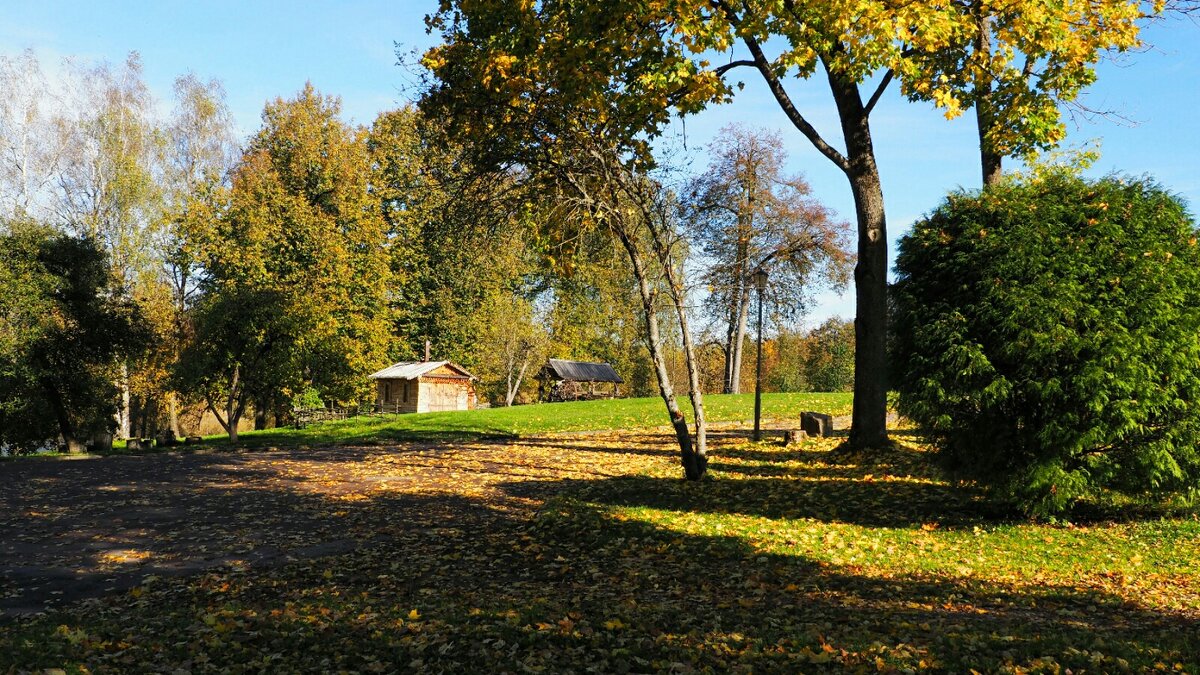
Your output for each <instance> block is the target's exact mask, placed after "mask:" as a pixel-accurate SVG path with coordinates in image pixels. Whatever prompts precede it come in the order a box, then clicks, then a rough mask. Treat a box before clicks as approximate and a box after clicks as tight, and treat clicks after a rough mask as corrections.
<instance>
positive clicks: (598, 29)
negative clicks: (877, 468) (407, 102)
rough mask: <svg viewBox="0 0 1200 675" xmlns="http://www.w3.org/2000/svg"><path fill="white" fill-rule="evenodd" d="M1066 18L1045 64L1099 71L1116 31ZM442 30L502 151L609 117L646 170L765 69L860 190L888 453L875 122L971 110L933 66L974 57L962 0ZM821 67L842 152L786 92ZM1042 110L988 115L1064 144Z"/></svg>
mask: <svg viewBox="0 0 1200 675" xmlns="http://www.w3.org/2000/svg"><path fill="white" fill-rule="evenodd" d="M1075 4H1077V3H1068V5H1070V6H1074V5H1075ZM1136 4H1137V3H1133V2H1130V1H1129V0H1107V1H1103V0H1097V1H1096V2H1095V3H1094V6H1095V7H1097V8H1098V10H1097V11H1098V12H1099V13H1100V14H1101V15H1102V16H1110V15H1119V14H1121V13H1122V12H1124V11H1125V10H1124V9H1123V8H1127V7H1129V6H1130V5H1134V6H1136ZM1009 6H1011V7H1012V16H1013V17H1014V21H1017V20H1019V19H1020V17H1021V16H1024V15H1026V14H1029V15H1044V14H1045V12H1046V11H1047V10H1046V8H1045V7H1044V6H1043V5H1042V4H1041V3H1034V2H1027V1H1024V0H1023V1H1022V2H1018V3H1015V4H1010V5H1009ZM1057 16H1058V17H1059V23H1057V24H1055V23H1053V22H1051V24H1050V25H1051V26H1053V27H1054V28H1055V29H1056V30H1055V34H1056V35H1058V36H1060V39H1061V40H1062V42H1063V44H1064V49H1062V50H1061V51H1056V52H1055V53H1054V54H1047V58H1053V57H1055V55H1058V54H1061V55H1062V56H1063V58H1065V59H1066V62H1065V63H1064V64H1063V65H1064V68H1065V69H1069V68H1070V67H1076V68H1086V67H1087V66H1088V60H1087V59H1088V57H1089V55H1090V54H1091V53H1092V51H1089V50H1093V49H1094V47H1093V46H1092V45H1094V44H1095V43H1091V42H1087V41H1081V40H1080V39H1079V35H1080V34H1082V33H1084V32H1086V30H1088V29H1089V28H1094V29H1097V30H1102V31H1103V30H1107V24H1089V25H1088V27H1086V28H1085V27H1079V29H1078V30H1076V29H1075V28H1076V27H1075V26H1072V25H1068V24H1066V23H1064V22H1067V21H1069V20H1070V19H1071V18H1072V17H1073V16H1076V15H1075V14H1066V13H1059V14H1057ZM429 21H430V25H431V27H432V28H433V29H435V30H440V31H441V32H442V37H443V39H444V42H445V43H444V44H443V45H441V46H439V47H435V48H434V49H432V50H430V51H429V52H427V53H426V55H425V59H424V63H425V65H426V66H427V67H428V68H429V69H430V70H431V71H432V72H433V73H434V74H435V76H436V77H437V78H438V79H439V80H440V81H441V82H443V83H453V84H452V85H451V86H458V87H460V88H461V87H463V86H464V85H465V83H467V82H474V83H476V84H475V86H474V87H473V89H472V90H471V93H470V94H469V95H465V96H466V98H467V99H469V100H468V101H465V102H464V104H465V105H466V104H469V105H470V106H471V107H473V108H474V109H475V110H482V109H484V108H487V109H489V110H490V111H491V114H488V115H481V116H478V117H476V118H474V119H472V120H469V121H464V122H461V125H462V126H465V127H467V128H468V129H469V130H473V131H477V132H478V133H481V134H486V135H488V136H489V137H490V139H491V142H492V143H493V144H494V147H495V148H496V150H497V151H498V152H501V153H504V152H508V151H511V150H512V149H513V148H514V147H515V146H517V145H519V144H520V143H521V140H520V139H521V138H523V137H526V138H527V137H528V136H529V135H532V136H535V137H536V136H539V135H544V136H547V137H550V138H553V133H554V132H555V131H556V130H560V129H561V128H565V127H568V126H569V122H570V118H571V116H578V115H582V116H585V117H586V116H587V115H589V114H592V113H596V114H602V115H604V120H603V122H604V124H603V129H602V134H603V135H602V137H603V138H606V139H608V140H609V141H610V142H614V143H616V144H617V145H619V146H621V147H624V148H628V149H629V150H630V151H631V152H634V153H635V154H637V155H638V157H639V159H640V160H641V161H648V160H649V140H650V139H651V138H653V137H654V136H655V135H657V134H659V133H660V132H661V131H662V129H663V127H664V126H665V124H666V123H667V122H668V121H669V119H670V116H671V113H672V111H675V112H679V113H682V114H687V113H693V112H696V111H698V110H700V109H702V108H704V107H705V106H707V105H709V104H712V103H715V102H720V101H724V100H727V99H728V98H730V97H731V96H732V95H733V91H734V83H731V82H728V81H727V80H726V79H725V78H726V77H727V76H728V75H729V73H731V72H732V71H734V70H735V69H738V68H750V69H753V70H754V71H756V72H757V73H758V75H759V76H760V77H761V78H762V79H763V81H764V82H765V84H766V85H767V87H768V89H769V90H770V92H771V94H772V95H773V96H774V98H775V99H776V101H777V102H778V104H779V106H780V108H781V110H782V111H783V112H784V114H785V115H786V116H787V118H788V120H789V122H791V124H792V125H793V126H794V127H795V128H796V129H797V130H798V131H799V132H800V133H801V134H803V135H804V137H805V138H806V139H808V140H809V141H810V142H811V143H812V145H813V147H814V148H816V149H817V151H818V152H820V153H821V154H822V155H823V156H825V157H826V158H827V159H828V160H829V161H830V162H832V163H833V164H834V165H835V166H836V167H837V168H838V169H840V170H841V171H842V172H843V173H844V174H845V175H846V178H847V180H848V182H849V184H850V189H851V193H852V194H853V196H854V202H855V213H856V219H857V235H858V250H857V256H858V263H857V266H856V268H855V276H854V279H855V291H856V293H855V299H856V319H855V333H856V335H855V345H856V347H855V386H854V409H853V414H852V418H853V421H852V426H851V430H850V438H849V440H848V442H849V444H850V445H851V446H853V447H860V448H861V447H873V446H880V445H885V444H887V443H888V437H887V426H886V417H887V382H886V380H885V379H884V378H885V375H884V373H885V372H886V365H887V362H886V335H887V222H886V218H885V213H884V208H883V188H882V184H881V182H880V177H879V170H878V167H877V164H876V161H875V151H874V145H873V141H872V136H871V126H870V116H871V112H872V110H873V109H874V108H875V105H876V104H877V103H878V101H879V100H880V98H881V97H882V95H883V94H884V92H885V91H886V89H887V87H888V85H889V84H890V83H891V82H892V81H893V80H899V81H900V84H901V87H902V89H903V91H904V92H905V93H907V94H908V95H910V96H916V97H918V98H923V99H928V100H931V101H933V102H934V103H935V105H938V106H940V107H943V108H945V109H946V110H947V111H948V112H953V111H954V110H955V109H956V107H961V105H962V103H961V102H962V99H963V98H964V97H966V96H967V95H968V94H969V93H970V92H971V91H974V87H975V80H977V79H978V78H974V79H972V80H971V81H969V82H964V81H963V80H962V79H959V78H949V77H946V78H942V77H940V75H942V74H944V70H943V71H939V69H938V68H937V67H936V65H935V64H936V58H934V57H936V56H940V55H944V54H946V53H948V52H949V53H954V52H955V50H958V51H962V47H961V46H960V45H963V44H968V43H969V42H970V41H971V40H973V39H975V38H976V37H977V36H978V35H979V29H978V28H979V27H978V21H977V20H976V19H975V18H974V17H973V16H971V14H970V12H964V11H963V10H962V9H961V8H960V6H959V5H958V4H955V3H907V4H900V5H881V4H879V3H876V2H871V1H869V0H852V1H851V2H836V3H835V2H811V3H796V2H792V1H791V0H783V1H781V2H776V3H751V2H746V1H744V0H667V1H665V2H654V3H647V2H641V1H640V0H614V1H612V2H606V3H594V2H587V1H584V0H561V1H558V2H541V3H510V2H505V1H504V0H477V1H472V2H469V3H468V2H454V1H452V0H447V1H446V2H443V3H442V8H441V10H440V11H439V12H438V13H437V14H435V15H434V16H432V17H430V19H429ZM1030 25H1031V26H1032V24H1030ZM1030 30H1032V28H1030ZM1022 44H1023V43H1022ZM735 45H741V47H742V48H744V49H745V50H746V56H745V57H744V58H733V57H731V58H730V59H729V61H728V62H727V63H725V64H723V65H720V66H713V65H712V63H710V61H709V60H708V56H707V55H709V54H712V53H714V52H716V53H727V52H731V51H732V50H733V48H734V46H735ZM1030 49H1031V50H1032V47H1030ZM981 53H986V50H983V51H982V52H981ZM1030 53H1037V52H1035V51H1031V52H1030ZM931 55H933V56H931ZM979 63H980V65H981V66H983V67H985V68H989V69H990V70H988V71H987V72H989V73H990V74H991V75H992V76H993V77H999V73H1003V72H1007V71H1006V70H1005V68H1006V67H1007V63H1006V61H1005V60H1004V59H982V58H981V59H979ZM1035 65H1036V64H1035ZM818 70H820V71H821V72H822V74H823V76H824V80H825V81H826V83H827V84H828V86H829V91H830V94H831V95H832V99H833V102H834V104H835V107H836V109H837V112H838V119H839V122H840V127H841V134H842V141H843V148H842V149H839V148H837V147H835V145H834V144H833V143H831V142H830V141H829V140H828V139H827V137H826V136H825V135H823V134H822V133H821V132H820V131H819V130H818V129H817V128H816V126H814V125H813V124H812V122H811V121H810V119H809V117H807V116H806V114H805V112H804V111H802V110H801V109H800V108H799V107H797V105H796V102H795V101H794V100H793V99H792V97H791V96H790V94H789V93H788V90H787V87H786V86H785V82H786V78H788V77H789V76H792V75H795V76H797V77H800V78H809V77H812V76H813V75H814V74H815V73H816V72H817V71H818ZM1027 82H1028V80H1027ZM864 87H867V89H866V90H865V91H864V89H863V88H864ZM864 94H865V95H864ZM1042 111H1044V108H1039V109H1038V110H1033V111H1031V110H1030V109H1028V108H1026V107H1025V106H1022V105H1018V104H1017V103H1016V102H1012V103H1010V102H1009V101H1008V100H1006V99H1003V98H1002V97H1000V101H999V105H994V106H992V107H991V108H990V109H989V111H988V115H989V124H991V125H992V127H995V128H1000V129H1016V130H1019V134H1020V135H1021V136H1022V138H1025V142H1028V143H1035V144H1036V143H1039V142H1044V143H1053V142H1054V141H1055V140H1056V139H1055V138H1054V127H1052V126H1047V125H1045V124H1040V123H1037V122H1038V117H1037V114H1040V113H1041V112H1042ZM1031 116H1032V117H1031ZM1023 120H1032V122H1031V123H1028V124H1025V123H1023V122H1022V121H1023Z"/></svg>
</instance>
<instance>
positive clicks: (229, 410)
mask: <svg viewBox="0 0 1200 675" xmlns="http://www.w3.org/2000/svg"><path fill="white" fill-rule="evenodd" d="M239 375H241V368H240V366H236V365H235V366H234V367H233V374H232V376H231V377H230V378H229V398H227V399H226V401H225V420H226V422H228V425H227V426H226V431H228V432H229V442H230V443H237V439H238V422H240V421H241V418H242V414H241V406H239V405H237V400H238V398H239V397H240V396H241V392H239V391H238V377H239Z"/></svg>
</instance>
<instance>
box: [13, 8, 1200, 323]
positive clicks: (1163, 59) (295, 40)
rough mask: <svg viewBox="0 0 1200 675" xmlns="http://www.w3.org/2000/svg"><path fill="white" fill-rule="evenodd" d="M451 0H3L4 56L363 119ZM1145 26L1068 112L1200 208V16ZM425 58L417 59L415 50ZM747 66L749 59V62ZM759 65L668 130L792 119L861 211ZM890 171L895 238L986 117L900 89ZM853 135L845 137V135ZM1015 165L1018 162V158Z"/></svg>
mask: <svg viewBox="0 0 1200 675" xmlns="http://www.w3.org/2000/svg"><path fill="white" fill-rule="evenodd" d="M436 6H437V0H389V1H382V0H378V1H376V0H370V1H368V0H344V1H338V2H335V1H333V0H324V1H322V0H291V1H288V2H281V1H276V0H272V1H269V2H268V1H265V0H240V1H238V2H230V1H227V0H207V1H206V2H190V1H188V2H185V1H183V0H158V1H154V2H150V1H146V2H132V1H120V0H109V1H106V2H95V1H94V0H93V1H91V2H58V1H54V0H40V1H36V2H34V1H30V0H0V16H3V17H4V18H3V19H2V20H0V53H2V54H6V55H9V56H15V55H16V54H18V53H20V52H21V51H23V50H25V49H33V50H34V52H35V53H36V54H37V56H38V58H39V60H40V61H41V63H42V64H43V67H47V68H48V69H53V66H54V64H57V63H59V62H60V61H61V60H62V59H63V58H65V57H73V58H75V59H79V60H82V61H87V62H96V61H109V62H111V63H114V64H119V63H120V62H122V61H124V59H125V58H126V56H127V55H128V54H129V52H131V51H137V52H138V53H139V54H140V55H141V58H142V63H143V66H144V71H145V77H146V81H147V84H148V85H149V87H150V89H151V91H152V92H153V93H154V94H155V96H156V97H157V98H158V100H159V101H160V103H161V105H162V107H163V109H164V110H168V109H169V108H170V105H171V103H170V97H171V87H172V83H173V82H174V80H175V78H176V77H177V76H179V75H182V74H184V73H187V72H192V73H195V74H196V75H197V76H199V77H201V78H204V79H209V78H216V79H218V80H220V81H221V82H222V83H223V84H224V87H225V91H226V94H227V98H228V102H229V104H230V107H231V109H232V111H233V114H234V118H235V120H236V123H237V125H238V127H239V131H240V132H241V134H242V135H243V136H248V135H249V134H250V133H252V132H253V131H254V130H255V129H257V128H258V126H259V123H260V114H261V112H262V108H263V104H264V103H266V102H267V101H269V100H273V99H274V98H276V97H280V96H282V97H285V98H287V97H291V96H293V95H294V94H295V93H296V92H298V91H299V90H300V89H301V88H302V87H303V86H304V83H305V82H308V81H311V82H312V83H313V85H314V86H315V87H316V88H317V89H318V90H320V91H321V92H323V93H325V94H333V95H337V96H339V97H341V99H342V103H343V113H344V115H345V116H346V117H347V119H348V120H350V121H353V122H356V123H360V124H370V123H371V121H372V120H373V119H374V118H375V116H376V115H377V114H378V113H379V112H381V111H384V110H389V109H392V108H395V107H398V106H400V105H403V104H404V103H406V102H408V101H409V100H411V99H412V97H413V96H414V95H415V93H414V88H413V82H414V78H413V76H412V73H411V72H410V71H409V70H407V69H406V68H404V67H401V66H398V65H397V61H398V59H397V52H398V51H399V52H401V53H404V54H414V53H418V52H420V51H421V50H423V49H425V48H427V47H429V46H432V45H433V44H434V43H435V40H436V38H435V37H434V36H430V35H428V34H426V32H425V24H424V16H425V15H426V14H427V13H429V12H431V11H434V10H435V9H436ZM1143 36H1144V38H1145V40H1146V42H1147V43H1148V44H1149V45H1151V46H1150V47H1149V48H1148V49H1146V50H1143V51H1141V52H1139V53H1135V54H1126V55H1120V56H1118V57H1117V58H1115V59H1113V60H1107V61H1105V62H1104V63H1102V64H1101V66H1100V67H1099V69H1098V73H1099V77H1098V80H1097V82H1096V84H1094V85H1093V86H1092V87H1091V88H1090V89H1089V90H1088V92H1087V94H1086V95H1085V98H1084V99H1083V100H1084V102H1085V103H1086V104H1087V105H1088V106H1089V107H1091V108H1093V109H1103V110H1111V111H1114V112H1115V113H1117V116H1119V117H1120V118H1121V119H1117V116H1114V117H1111V118H1104V119H1096V120H1078V121H1076V122H1073V123H1069V128H1068V131H1069V135H1068V139H1067V141H1066V145H1067V146H1075V147H1082V146H1085V145H1087V144H1090V143H1096V142H1098V143H1099V150H1100V153H1101V156H1100V160H1099V161H1098V162H1097V163H1096V165H1095V166H1094V167H1093V168H1092V169H1091V170H1090V171H1089V174H1092V175H1104V174H1108V173H1112V172H1121V173H1126V174H1132V175H1143V174H1148V175H1151V176H1153V177H1154V178H1155V179H1156V180H1157V181H1158V182H1159V183H1161V184H1162V185H1163V186H1164V187H1166V188H1167V189H1169V190H1171V191H1172V192H1175V193H1177V194H1179V195H1180V196H1182V197H1183V198H1184V199H1186V200H1187V201H1188V202H1189V203H1190V204H1191V205H1192V211H1193V212H1194V213H1195V212H1196V211H1197V210H1198V209H1200V127H1198V126H1197V123H1196V116H1197V114H1198V111H1200V75H1198V74H1200V49H1197V48H1195V47H1194V45H1196V44H1197V43H1200V24H1198V23H1197V22H1195V21H1192V20H1188V19H1174V20H1163V21H1159V22H1157V23H1155V24H1153V25H1151V26H1150V27H1149V28H1148V29H1147V30H1146V31H1144V33H1143ZM410 60H411V59H410ZM734 72H735V73H736V72H737V71H734ZM752 75H753V73H747V74H745V75H742V76H741V77H742V78H744V80H745V84H746V87H745V90H744V91H742V92H740V93H739V94H738V95H737V97H736V98H735V100H734V102H733V103H731V104H728V105H724V106H718V107H714V108H710V109H709V110H706V111H704V112H703V113H701V114H699V115H697V116H694V117H689V118H688V119H687V120H684V121H681V122H677V123H675V124H674V125H673V127H672V128H671V130H670V131H669V133H668V134H667V136H666V140H665V142H667V143H671V144H673V145H674V146H675V147H682V148H684V149H685V150H686V152H687V156H689V157H690V160H691V163H692V166H694V167H703V166H704V165H705V163H706V162H707V156H706V153H705V148H706V146H707V145H708V143H709V142H710V141H711V140H712V139H713V138H714V137H715V136H716V135H717V134H718V133H719V131H720V129H721V128H722V127H724V126H725V125H727V124H731V123H734V122H738V123H742V124H746V125H750V126H756V127H762V128H767V129H775V130H779V131H780V132H781V133H782V136H783V139H784V146H785V150H786V151H787V152H788V155H789V157H790V161H789V165H788V166H789V169H790V170H791V171H793V172H799V173H803V174H804V176H805V177H806V178H807V179H808V182H809V183H810V185H811V186H812V188H813V193H814V196H815V197H816V198H818V199H819V200H821V201H822V202H824V203H825V204H826V205H828V206H830V207H831V208H833V209H834V210H835V211H836V212H837V213H838V214H839V215H840V216H841V217H842V218H844V219H846V220H848V221H852V220H853V217H854V206H853V200H852V198H851V195H850V189H849V185H848V184H847V182H846V179H845V177H844V176H843V175H842V174H841V173H840V172H839V171H838V170H837V169H836V168H834V167H833V165H832V164H830V163H829V161H828V160H827V159H825V158H824V157H823V156H821V155H820V154H818V153H817V152H816V151H815V150H814V149H813V148H812V147H811V145H809V143H808V141H807V140H806V139H805V138H804V137H803V136H801V135H800V133H799V132H798V131H796V130H795V129H793V128H792V127H790V126H789V124H788V122H787V120H786V119H785V118H784V116H783V113H782V112H781V111H780V110H779V108H778V106H777V105H776V103H775V102H774V100H773V99H772V98H771V97H770V94H769V92H767V90H766V88H765V86H763V85H762V84H761V82H759V81H758V80H756V79H755V78H754V77H752ZM789 86H790V89H791V90H792V96H793V99H794V100H795V102H796V104H797V107H798V108H799V109H800V110H801V111H802V112H803V113H804V114H805V115H806V116H807V117H808V118H809V120H810V121H811V122H812V123H813V124H814V125H815V126H816V127H817V128H818V130H819V131H821V132H822V133H823V135H825V136H826V138H828V139H830V140H831V142H832V141H836V140H837V138H838V136H839V134H838V127H837V117H836V112H835V110H834V107H833V103H832V100H831V99H830V97H829V94H828V90H827V89H825V88H823V87H822V86H820V83H819V82H816V81H814V82H799V81H793V82H791V83H790V85H789ZM871 119H872V130H873V137H874V139H875V145H876V151H877V156H878V161H879V166H880V172H881V174H882V178H883V189H884V200H885V204H886V210H887V217H888V229H889V236H890V239H891V240H892V250H893V251H894V249H895V245H894V242H895V240H896V239H897V238H898V237H899V236H901V235H902V234H903V233H904V232H905V231H906V230H907V229H908V228H909V227H910V226H911V224H912V223H913V222H914V221H915V220H918V219H919V218H920V217H921V216H922V215H924V214H926V213H928V212H929V211H931V210H932V209H933V208H935V207H936V206H937V205H938V203H939V202H940V201H941V200H942V199H943V198H944V196H945V195H946V193H947V192H949V191H953V190H956V189H968V190H969V189H976V188H978V187H979V183H980V178H979V165H978V154H977V137H976V130H975V126H974V122H973V117H972V116H971V115H969V114H968V115H964V116H963V117H961V118H959V119H956V120H950V121H948V120H946V119H945V118H944V117H943V116H942V114H941V113H940V112H938V111H936V110H934V109H933V108H932V106H930V105H928V104H924V103H909V102H907V101H905V100H904V99H903V97H901V96H900V94H899V92H898V89H897V88H896V87H895V86H893V87H892V88H891V89H890V90H889V91H888V93H887V94H886V95H885V96H884V98H883V99H881V101H880V103H879V105H878V106H877V107H876V109H875V111H874V112H873V114H872V118H871ZM835 145H840V143H835ZM1011 165H1012V164H1011V163H1010V164H1009V165H1006V168H1007V166H1011ZM853 307H854V305H853V298H852V294H851V293H850V292H844V293H842V294H840V295H839V294H836V293H832V292H823V293H821V294H819V295H818V296H817V298H816V302H815V303H814V306H813V307H811V308H809V310H808V312H807V320H806V322H807V323H808V324H809V325H810V326H811V325H815V324H817V323H819V322H820V321H822V320H824V319H825V318H827V317H829V316H831V315H840V316H843V317H847V318H849V317H851V316H852V315H853V314H854V309H853Z"/></svg>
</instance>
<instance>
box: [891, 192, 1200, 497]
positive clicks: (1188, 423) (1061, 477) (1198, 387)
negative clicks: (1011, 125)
mask: <svg viewBox="0 0 1200 675" xmlns="http://www.w3.org/2000/svg"><path fill="white" fill-rule="evenodd" d="M896 271H897V277H898V280H897V282H896V284H895V286H894V289H893V312H894V316H893V318H892V327H893V335H892V341H891V343H892V350H893V358H892V363H893V368H894V371H893V373H892V379H893V385H894V388H895V389H896V390H897V391H898V393H899V397H898V402H899V408H900V412H901V413H902V414H904V415H906V416H908V417H909V418H910V419H912V420H914V421H916V422H917V423H918V424H920V425H922V426H923V427H924V428H925V429H926V430H927V431H928V433H929V434H930V435H931V436H932V439H933V441H934V443H935V445H936V447H937V449H938V455H939V457H940V459H941V460H942V463H943V465H944V466H945V467H946V468H947V469H948V470H950V471H951V472H952V474H953V475H955V476H958V477H960V478H965V479H969V480H974V481H977V482H978V483H980V484H982V485H985V486H988V487H990V488H993V489H995V490H997V491H999V492H1000V493H1001V494H1004V495H1006V496H1008V497H1010V498H1012V499H1013V500H1014V501H1015V502H1016V503H1017V504H1019V505H1020V507H1021V508H1023V509H1024V510H1025V511H1026V512H1027V513H1030V514H1034V515H1041V516H1052V515H1055V514H1061V513H1063V512H1064V511H1065V510H1066V509H1068V508H1070V507H1071V505H1072V504H1073V503H1075V502H1076V501H1078V500H1080V499H1082V498H1087V497H1093V496H1096V495H1098V494H1100V493H1105V492H1109V491H1114V492H1116V493H1121V494H1125V495H1133V496H1136V497H1145V496H1148V495H1149V496H1155V497H1158V496H1163V495H1166V494H1169V493H1175V492H1181V491H1182V492H1188V491H1193V492H1194V491H1195V490H1196V489H1197V485H1198V484H1200V452H1198V450H1197V444H1198V443H1200V246H1197V230H1196V226H1195V224H1194V223H1193V222H1192V220H1191V218H1190V216H1189V215H1188V213H1187V211H1186V208H1185V206H1184V204H1183V203H1182V202H1181V201H1180V200H1179V199H1178V198H1176V197H1174V196H1172V195H1171V194H1168V193H1167V192H1166V191H1164V190H1163V189H1162V188H1160V187H1158V186H1157V185H1155V184H1154V183H1152V182H1150V181H1148V180H1127V179H1120V178H1113V177H1110V178H1105V179H1102V180H1098V181H1087V180H1083V179H1081V178H1078V177H1073V176H1067V175H1050V176H1041V177H1038V178H1034V179H1027V180H1024V181H1012V182H1008V183H1005V184H1002V185H1000V186H997V187H995V188H989V189H987V190H985V191H983V192H981V193H958V194H954V195H951V196H950V197H948V198H947V200H946V201H945V203H944V204H942V205H941V206H940V207H939V208H938V209H937V210H936V211H935V212H934V213H933V214H932V215H931V216H929V217H928V218H926V219H925V220H923V221H921V222H918V223H917V224H916V225H915V226H914V228H913V231H912V233H911V234H910V235H908V236H906V237H904V238H903V239H902V240H901V242H900V247H899V255H898V258H897V262H896Z"/></svg>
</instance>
